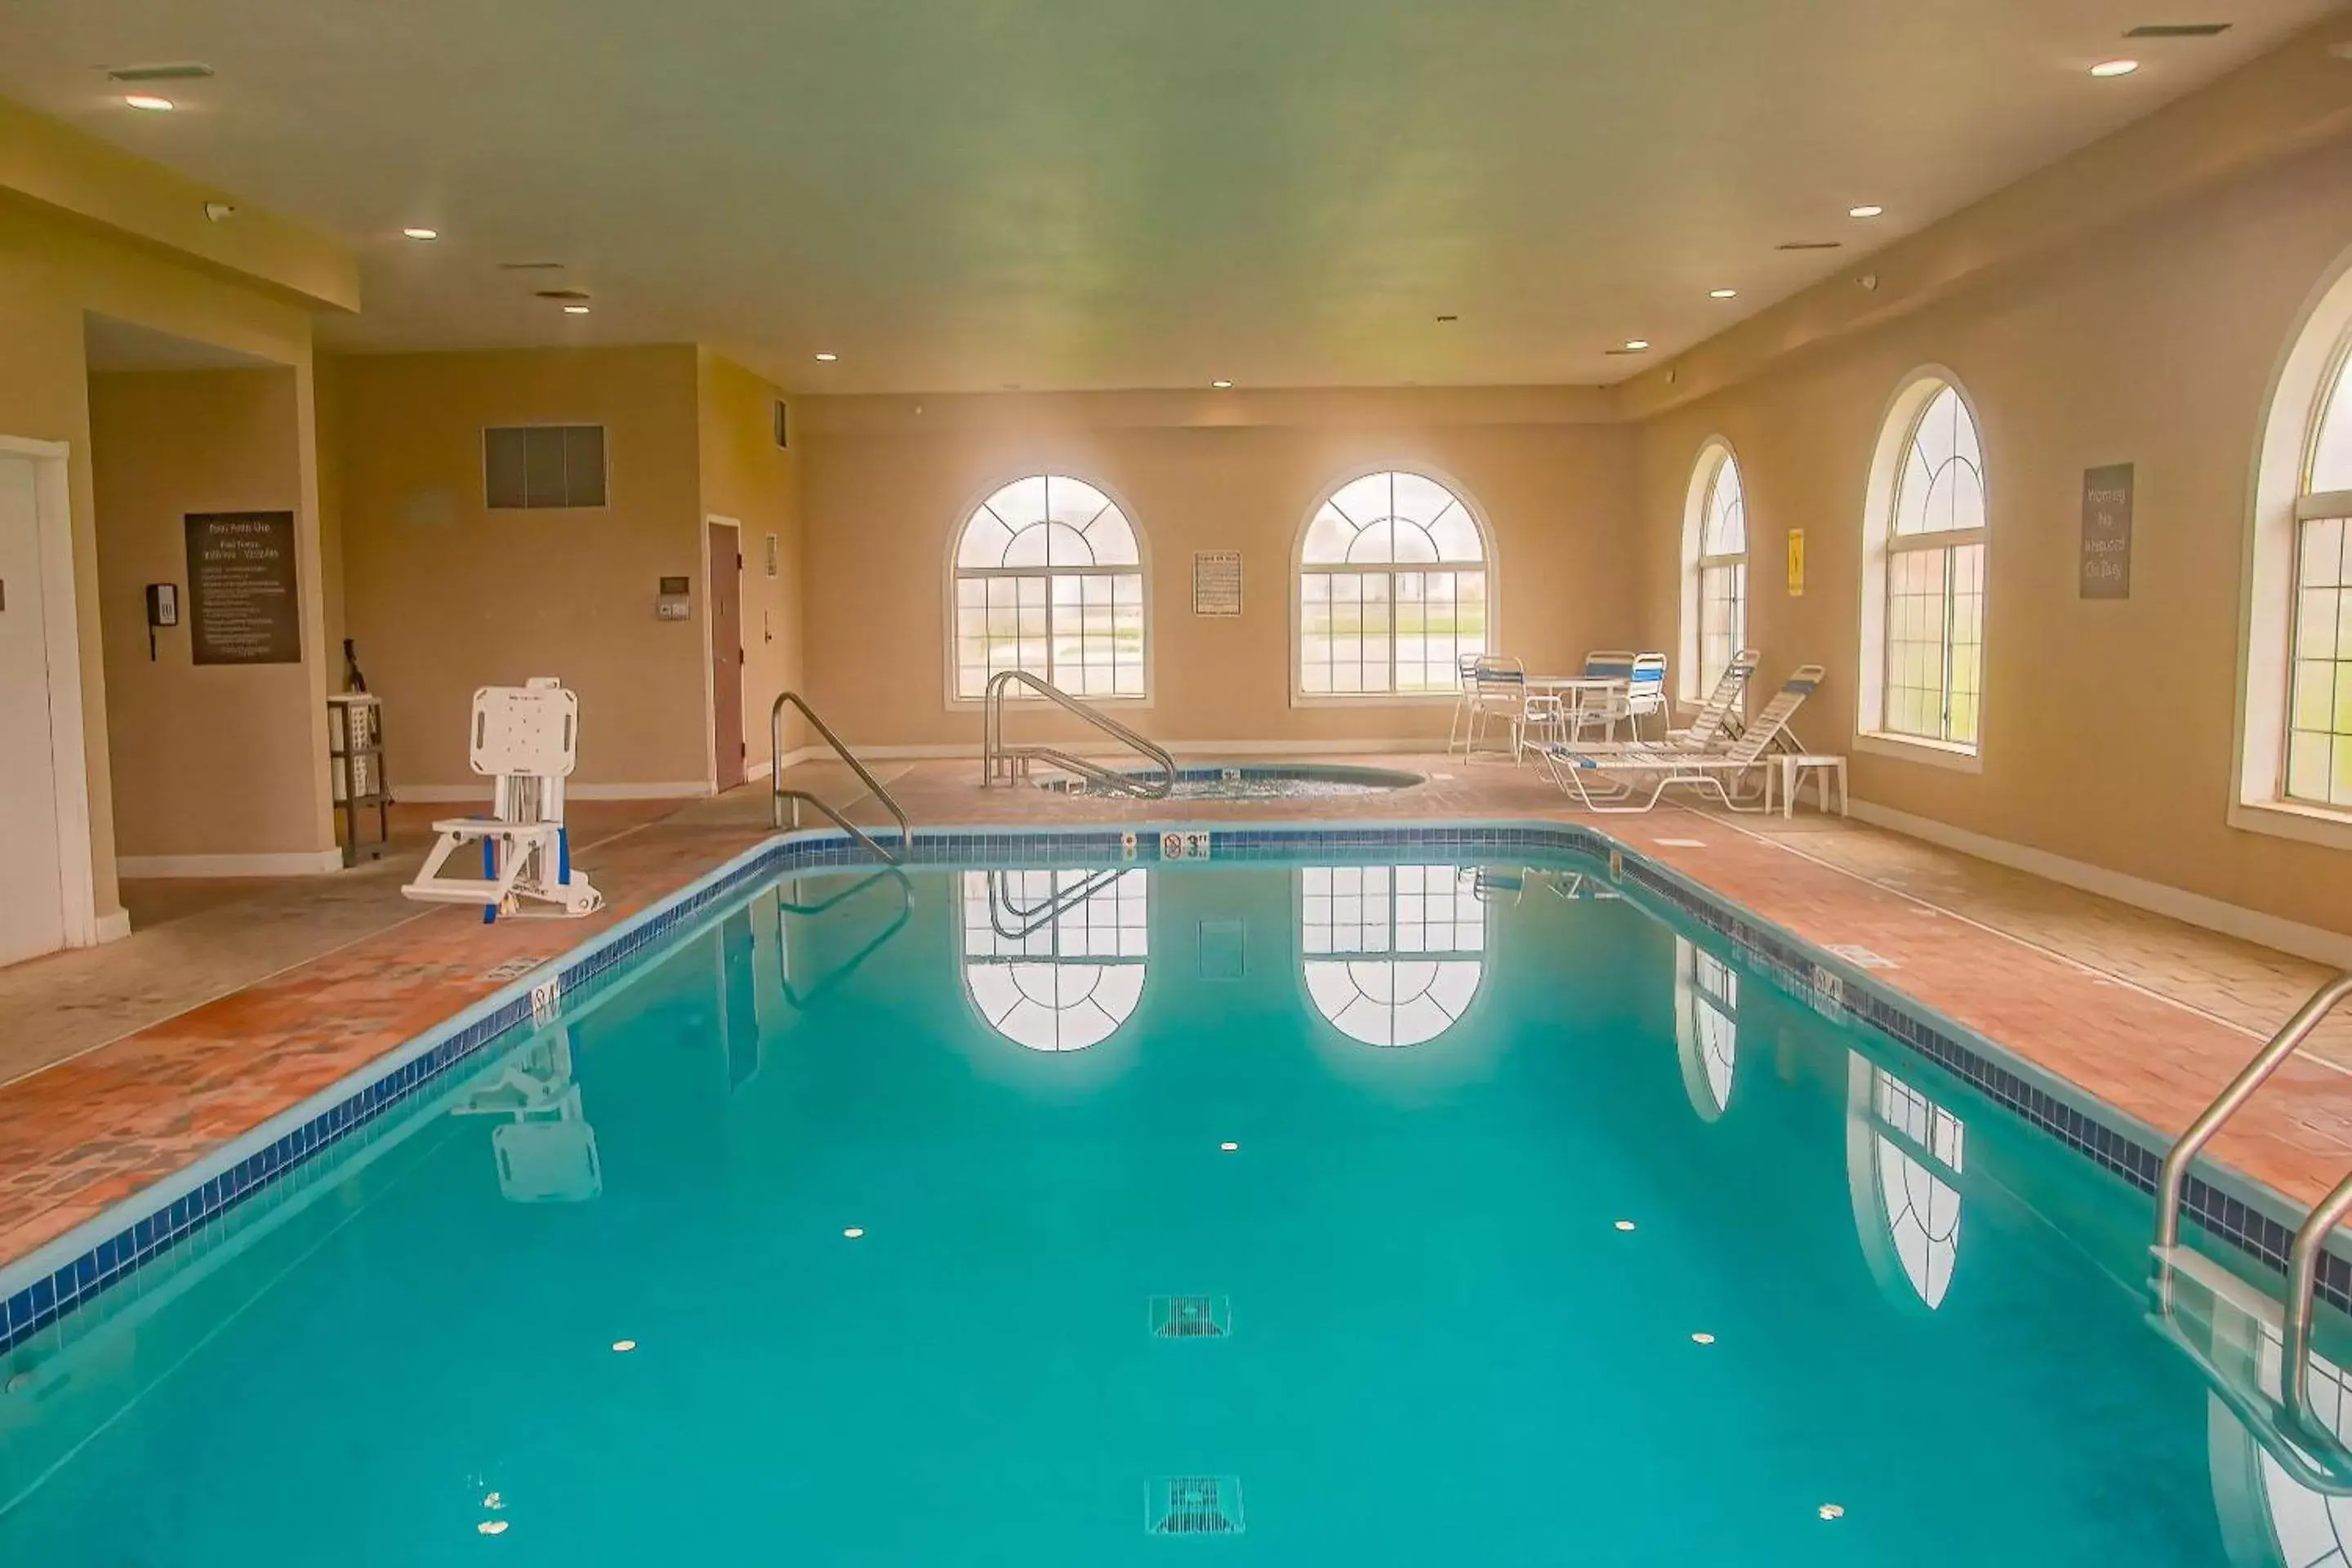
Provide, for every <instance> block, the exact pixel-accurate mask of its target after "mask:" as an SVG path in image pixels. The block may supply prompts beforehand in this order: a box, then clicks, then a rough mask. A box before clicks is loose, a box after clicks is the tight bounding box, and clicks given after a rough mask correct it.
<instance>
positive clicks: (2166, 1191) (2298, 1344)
mask: <svg viewBox="0 0 2352 1568" xmlns="http://www.w3.org/2000/svg"><path fill="white" fill-rule="evenodd" d="M2347 996H2352V973H2344V974H2339V975H2337V976H2336V978H2335V979H2333V980H2331V981H2329V982H2328V983H2327V984H2325V985H2322V986H2321V987H2320V988H2319V989H2318V990H2316V991H2315V992H2313V993H2312V994H2311V996H2310V999H2309V1000H2307V1001H2306V1002H2305V1003H2304V1005H2302V1006H2300V1007H2298V1008H2296V1009H2295V1011H2294V1017H2292V1018H2289V1019H2288V1020H2287V1021H2286V1023H2285V1025H2284V1026H2283V1027H2281V1028H2280V1030H2279V1032H2278V1033H2277V1034H2275V1035H2273V1036H2272V1037H2271V1038H2270V1042H2269V1043H2268V1044H2267V1045H2265V1046H2263V1048H2262V1049H2261V1050H2260V1051H2259V1052H2257V1053H2256V1054H2255V1056H2254V1059H2253V1060H2252V1061H2250V1062H2248V1063H2247V1064H2246V1065H2245V1067H2244V1068H2242V1069H2241V1070H2240V1072H2239V1074H2238V1076H2237V1077H2235V1078H2233V1079H2231V1080H2230V1083H2229V1087H2228V1088H2226V1089H2222V1090H2221V1093H2220V1094H2218V1095H2216V1096H2215V1097H2214V1098H2213V1102H2212V1103H2211V1104H2210V1105H2208V1106H2207V1107H2206V1108H2205V1109H2204V1110H2203V1111H2201V1112H2200V1113H2199V1115H2198V1118H2197V1120H2196V1121H2192V1122H2190V1123H2189V1131H2186V1132H2184V1133H2182V1134H2181V1135H2180V1141H2179V1142H2177V1143H2175V1144H2174V1145H2173V1146H2172V1152H2170V1153H2168V1154H2167V1155H2165V1157H2164V1167H2163V1169H2162V1170H2161V1171H2160V1172H2159V1173H2158V1176H2157V1184H2156V1247H2155V1251H2156V1254H2157V1257H2158V1261H2159V1262H2162V1261H2164V1260H2165V1259H2166V1258H2168V1255H2169V1254H2170V1253H2171V1252H2172V1251H2173V1250H2174V1249H2175V1248H2176V1247H2179V1244H2180V1191H2181V1188H2182V1187H2184V1186H2186V1185H2187V1184H2188V1181H2189V1164H2190V1163H2191V1162H2193V1161H2194V1160H2195V1159H2196V1158H2197V1154H2198V1152H2199V1151H2200V1150H2201V1149H2203V1148H2204V1147H2205V1145H2206V1144H2207V1143H2209V1142H2212V1139H2213V1135H2214V1134H2215V1133H2216V1132H2219V1131H2221V1124H2222V1123H2223V1122H2225V1121H2229V1120H2230V1118H2231V1117H2232V1116H2234V1115H2235V1114H2237V1112H2238V1110H2239V1109H2240V1108H2241V1107H2242V1106H2243V1105H2244V1104H2245V1103H2246V1101H2247V1100H2251V1099H2252V1098H2253V1094H2254V1091H2255V1090H2256V1089H2260V1088H2262V1086H2263V1084H2264V1083H2265V1082H2267V1081H2268V1080H2269V1079H2270V1076H2271V1075H2272V1074H2273V1073H2274V1072H2276V1071H2277V1070H2278V1069H2279V1067H2280V1065H2281V1064H2282V1063H2284V1061H2285V1060H2286V1059H2287V1058H2289V1057H2291V1056H2293V1055H2294V1051H2295V1047H2298V1046H2300V1045H2302V1044H2303V1042H2304V1041H2305V1039H2307V1038H2309V1037H2310V1035H2311V1032H2312V1031H2313V1030H2314V1029H2315V1028H2317V1027H2319V1023H2320V1020H2321V1019H2323V1018H2325V1017H2326V1016H2327V1015H2328V1014H2330V1013H2331V1012H2334V1011H2335V1010H2336V1005H2338V1004H2339V1003H2341V1002H2342V1001H2343V1000H2344V999H2345V998H2346V997H2347ZM2347 1210H2352V1175H2347V1176H2346V1177H2345V1178H2344V1180H2343V1181H2342V1182H2340V1183H2338V1184H2336V1190H2335V1191H2333V1192H2331V1193H2329V1194H2327V1195H2326V1197H2324V1198H2322V1199H2321V1200H2320V1201H2319V1204H2318V1205H2317V1206H2316V1207H2315V1208H2314V1209H2313V1210H2312V1211H2311V1213H2310V1215H2308V1216H2307V1217H2306V1218H2305V1220H2304V1222H2303V1225H2302V1226H2301V1228H2299V1229H2297V1230H2296V1231H2295V1233H2294V1245H2293V1246H2292V1247H2290V1248H2289V1249H2288V1252H2287V1273H2286V1300H2285V1302H2284V1317H2283V1320H2282V1322H2281V1337H2282V1339H2283V1341H2284V1343H2283V1345H2282V1347H2281V1356H2280V1367H2279V1403H2280V1404H2282V1405H2284V1406H2285V1407H2286V1411H2287V1414H2288V1415H2289V1416H2291V1417H2292V1418H2294V1420H2295V1421H2296V1422H2297V1423H2299V1424H2301V1425H2303V1426H2305V1427H2306V1428H2310V1427H2312V1426H2313V1412H2312V1410H2311V1402H2310V1383H2311V1329H2312V1317H2313V1313H2314V1310H2315V1295H2316V1288H2317V1285H2318V1280H2319V1259H2320V1256H2321V1254H2323V1253H2324V1252H2326V1248H2327V1238H2328V1237H2330V1236H2331V1235H2333V1234H2334V1233H2335V1230H2336V1223H2337V1222H2338V1221H2340V1220H2341V1219H2342V1218H2343V1217H2344V1215H2345V1213H2346V1211H2347Z"/></svg>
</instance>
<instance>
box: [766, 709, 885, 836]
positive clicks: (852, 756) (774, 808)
mask: <svg viewBox="0 0 2352 1568" xmlns="http://www.w3.org/2000/svg"><path fill="white" fill-rule="evenodd" d="M787 703H789V704H791V705H792V706H793V707H794V708H797V709H799V710H800V712H801V717H802V718H803V719H805V720H807V721H808V724H809V728H810V729H812V730H814V731H816V732H817V733H818V734H819V735H821V736H823V737H824V743H825V744H826V745H828V746H830V747H832V748H833V754H834V755H835V756H837V757H839V758H840V759H841V760H842V761H843V762H845V763H848V764H849V771H850V772H851V773H856V775H857V782H858V783H860V784H864V785H865V786H866V794H868V795H872V796H873V797H874V798H875V799H876V800H878V801H880V802H881V803H882V807H883V809H884V810H886V811H887V812H888V813H889V814H890V815H891V816H892V817H893V818H895V819H896V820H897V821H898V853H897V854H893V853H892V852H891V851H889V850H888V849H887V848H885V847H883V846H882V845H881V844H880V843H879V842H878V841H877V839H876V838H875V837H874V836H873V835H872V834H870V833H868V832H866V829H864V828H862V827H860V826H857V824H856V823H854V822H852V821H850V820H849V818H847V817H845V816H842V815H841V813H840V812H838V811H836V810H835V809H834V808H833V807H832V806H830V805H826V804H825V802H824V800H822V799H820V798H819V797H818V796H816V795H811V794H810V793H809V792H808V791H807V790H804V789H786V788H785V787H784V769H783V765H782V764H783V759H784V707H785V705H786V704H787ZM768 746H769V750H768V755H769V756H770V757H771V758H772V759H773V762H772V764H771V766H772V772H771V773H770V774H769V799H768V807H769V820H770V821H771V822H772V823H773V824H774V825H775V826H778V827H782V826H784V802H786V801H788V800H789V801H791V802H792V803H793V822H792V825H793V826H794V827H798V826H800V825H801V803H802V802H803V801H806V802H807V803H808V804H809V805H813V806H814V807H816V808H817V810H819V811H821V812H823V813H824V815H825V816H827V817H829V818H831V819H832V821H833V823H834V826H837V827H839V828H840V829H841V830H842V831H843V832H845V833H847V834H848V835H849V836H850V837H853V838H855V839H856V840H857V841H858V842H859V843H860V844H863V845H865V846H866V848H868V849H871V850H872V851H874V853H875V854H877V855H879V856H880V857H881V858H883V859H885V860H887V861H888V862H889V863H890V864H891V865H893V866H896V865H898V864H899V863H900V861H901V860H902V859H903V858H904V857H905V852H906V850H907V847H908V846H909V845H911V844H913V843H914V841H915V829H914V825H913V824H911V823H909V822H908V820H907V813H906V811H905V810H904V809H903V808H901V807H900V805H898V797H897V796H896V795H892V794H891V793H890V792H889V791H888V790H887V789H885V788H884V787H883V785H882V781H881V780H880V779H877V778H876V777H875V776H874V775H873V774H872V773H868V772H866V764H865V763H861V762H859V761H858V760H857V754H856V752H852V751H851V750H850V749H849V748H848V747H847V746H845V745H844V744H842V742H841V737H840V736H838V735H836V734H835V733H834V732H833V727H832V726H831V725H829V724H827V723H826V722H825V721H824V720H822V719H820V718H818V717H817V716H816V710H815V709H814V708H811V707H810V706H809V705H808V699H807V698H805V697H803V696H802V695H801V694H800V693H799V692H797V691H782V692H779V693H777V695H776V700H775V701H774V703H773V704H772V705H771V706H770V707H769V709H768Z"/></svg>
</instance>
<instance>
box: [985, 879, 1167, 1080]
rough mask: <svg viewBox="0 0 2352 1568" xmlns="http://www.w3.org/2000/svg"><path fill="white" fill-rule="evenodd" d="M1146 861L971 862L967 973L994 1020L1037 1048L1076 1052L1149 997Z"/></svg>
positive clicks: (1097, 1039)
mask: <svg viewBox="0 0 2352 1568" xmlns="http://www.w3.org/2000/svg"><path fill="white" fill-rule="evenodd" d="M1146 876H1147V873H1145V872H1143V871H1140V870H1059V871H966V872H965V873H963V899H962V907H963V978H964V987H965V989H966V990H967V991H969V992H970V993H971V1000H972V1005H974V1006H976V1007H978V1008H979V1009H980V1015H981V1016H982V1017H983V1018H985V1019H987V1020H988V1022H989V1025H990V1026H991V1027H992V1028H994V1029H995V1030H996V1032H997V1033H999V1034H1001V1035H1003V1037H1005V1038H1007V1039H1009V1040H1012V1041H1013V1042H1014V1043H1015V1044H1016V1045H1021V1046H1025V1047H1028V1048H1029V1049H1031V1050H1033V1051H1079V1050H1084V1049H1086V1048H1087V1047H1088V1046H1094V1045H1099V1044H1100V1043H1102V1042H1103V1041H1104V1040H1107V1039H1108V1038H1109V1037H1110V1036H1111V1034H1112V1032H1113V1031H1115V1030H1116V1029H1118V1026H1120V1025H1121V1024H1123V1023H1125V1022H1126V1021H1127V1019H1128V1017H1129V1015H1130V1014H1132V1013H1133V1012H1134V1011H1135V1008H1136V1004H1137V1003H1138V1002H1139V1001H1140V1000H1141V999H1142V996H1143V975H1144V969H1145V965H1146V961H1147V959H1148V957H1149V945H1150V920H1149V910H1148V906H1147V903H1146V896H1147V895H1146V880H1145V879H1146Z"/></svg>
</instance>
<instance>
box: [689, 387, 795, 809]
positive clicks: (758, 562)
mask: <svg viewBox="0 0 2352 1568" xmlns="http://www.w3.org/2000/svg"><path fill="white" fill-rule="evenodd" d="M700 370H701V375H700V384H699V390H698V398H697V401H698V407H699V416H698V423H699V429H700V437H701V477H702V510H703V513H704V515H705V516H707V517H708V516H717V517H725V518H731V519H733V520H734V521H737V522H738V523H740V525H741V528H742V549H743V584H742V595H743V739H744V742H746V744H748V745H749V746H750V748H751V750H750V752H749V753H748V755H747V761H748V763H749V766H750V771H751V772H752V773H754V774H756V773H757V772H758V770H759V769H760V767H761V765H762V764H764V763H766V762H767V761H768V758H769V754H770V752H771V749H772V748H771V745H770V738H769V730H768V710H769V708H770V706H771V705H772V703H773V702H774V701H775V700H776V694H777V693H778V692H780V691H784V690H788V689H792V688H794V687H797V686H799V685H801V684H802V681H803V671H804V668H805V667H804V663H803V641H802V636H803V629H804V621H805V615H804V603H803V590H802V584H803V564H802V559H801V546H802V528H801V479H800V453H799V451H798V449H797V447H798V438H797V437H796V436H794V437H793V445H792V446H789V447H778V446H777V445H776V439H775V405H776V403H777V400H778V399H780V398H782V396H783V394H782V392H781V391H780V390H778V389H777V387H776V386H774V385H773V384H772V383H769V382H767V381H764V380H762V379H761V378H760V377H759V376H757V375H754V374H751V372H750V371H748V370H745V369H744V368H743V367H742V366H741V365H739V364H737V363H735V362H734V361H732V360H729V359H725V358H722V357H720V356H719V355H717V354H714V353H710V352H709V350H707V349H706V350H704V351H702V352H701V355H700ZM770 535H773V536H774V537H775V541H776V575H775V576H773V577H771V576H769V575H768V574H767V540H768V537H769V536H770ZM799 740H800V725H799V721H797V720H794V721H793V723H792V724H791V725H790V726H789V727H788V728H787V729H786V730H785V731H784V746H785V749H786V750H787V751H789V750H791V749H792V748H793V746H794V745H796V744H798V743H799Z"/></svg>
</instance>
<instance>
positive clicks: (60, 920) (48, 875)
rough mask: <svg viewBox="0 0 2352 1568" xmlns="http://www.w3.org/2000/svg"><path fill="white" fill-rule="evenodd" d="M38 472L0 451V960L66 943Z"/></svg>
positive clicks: (30, 954)
mask: <svg viewBox="0 0 2352 1568" xmlns="http://www.w3.org/2000/svg"><path fill="white" fill-rule="evenodd" d="M33 477H34V468H33V464H32V462H31V461H30V460H29V459H27V458H16V457H11V456H9V455H7V454H6V453H0V963H15V962H16V960H18V959H20V958H30V957H32V956H34V955H35V954H36V953H42V952H53V951H55V950H56V949H58V948H60V947H63V946H64V945H65V942H66V921H65V890H64V887H63V883H62V880H61V877H60V868H61V865H62V861H61V858H60V856H59V853H58V793H57V788H58V786H57V771H56V768H55V765H54V754H53V752H52V750H51V746H50V741H49V657H48V639H47V635H46V633H45V631H44V628H43V626H42V622H41V531H40V513H39V510H38V508H37V504H36V494H37V492H36V490H35V488H34V484H33ZM77 696H78V694H77Z"/></svg>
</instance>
